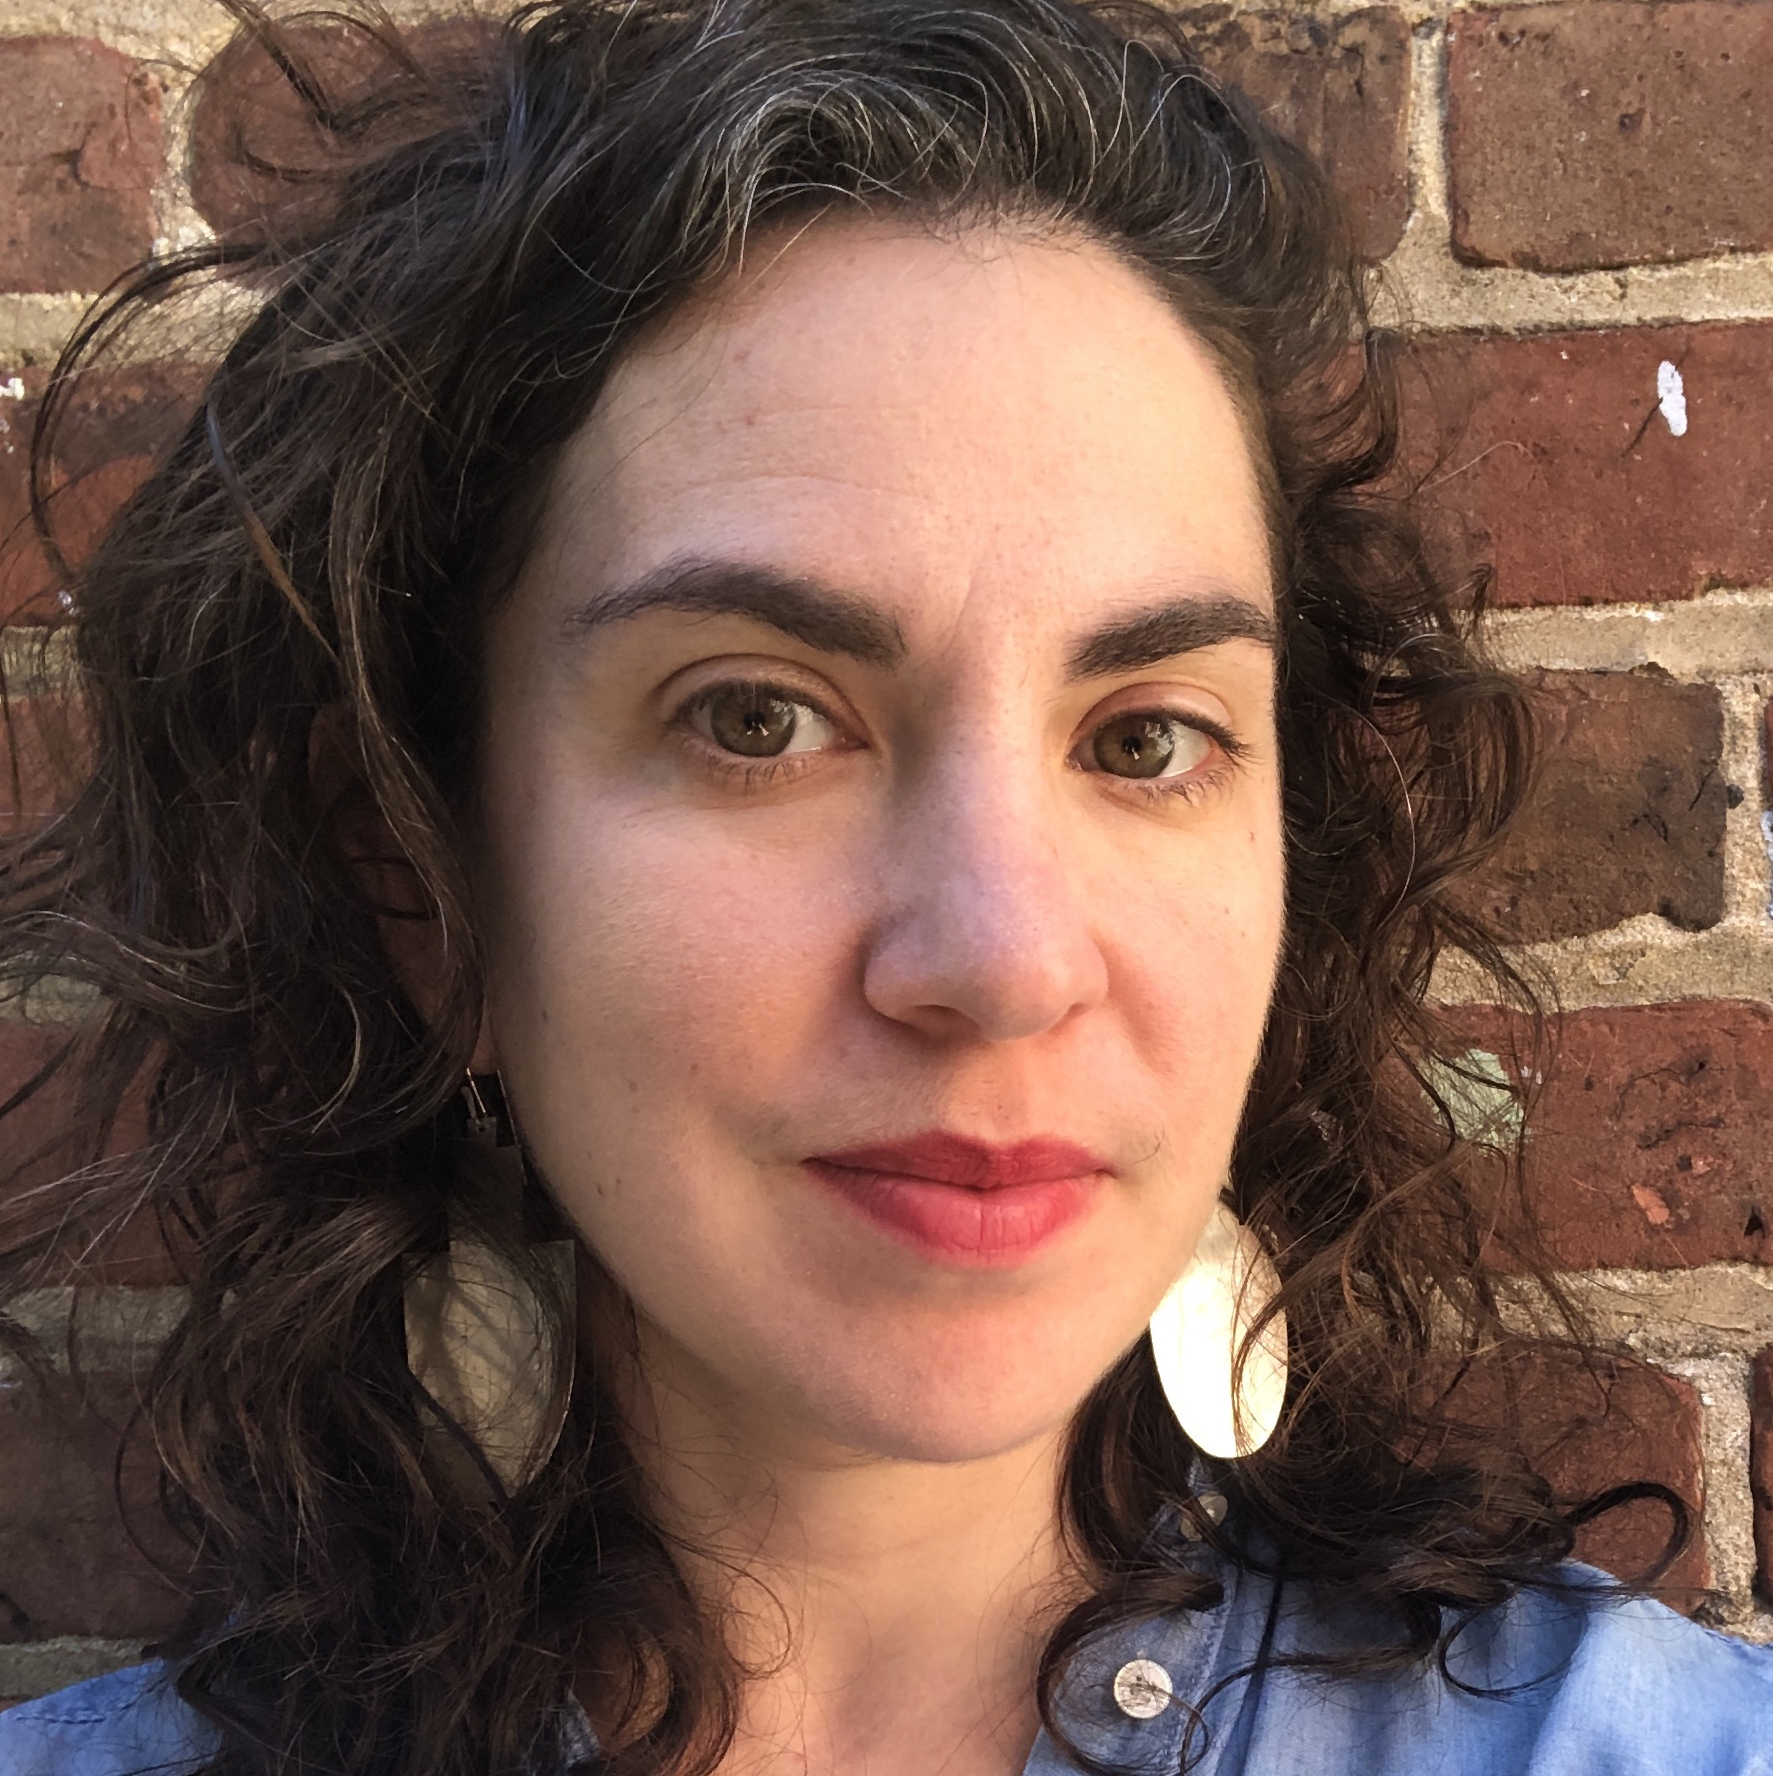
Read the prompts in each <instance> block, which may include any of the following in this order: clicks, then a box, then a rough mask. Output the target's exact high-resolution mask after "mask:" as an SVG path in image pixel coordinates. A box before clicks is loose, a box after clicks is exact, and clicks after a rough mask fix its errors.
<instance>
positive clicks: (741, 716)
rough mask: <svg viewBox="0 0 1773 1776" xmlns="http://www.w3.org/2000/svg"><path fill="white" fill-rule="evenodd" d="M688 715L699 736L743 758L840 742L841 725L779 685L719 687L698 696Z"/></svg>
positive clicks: (811, 749)
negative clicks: (839, 727) (838, 726)
mask: <svg viewBox="0 0 1773 1776" xmlns="http://www.w3.org/2000/svg"><path fill="white" fill-rule="evenodd" d="M687 713H688V717H689V724H690V726H691V727H692V728H693V729H694V730H695V731H696V732H697V733H698V734H700V735H701V736H702V737H703V738H704V739H706V740H712V741H713V742H714V744H715V745H716V746H718V747H719V748H720V749H721V750H722V751H723V752H730V753H733V754H735V755H737V756H738V757H740V758H756V759H761V758H780V757H781V756H782V755H783V754H784V753H790V752H818V751H820V750H821V749H822V748H824V747H828V746H831V745H834V744H835V743H836V742H837V741H838V740H839V738H840V735H839V733H838V730H837V726H836V724H835V723H834V722H833V721H832V720H831V718H830V717H829V716H827V715H826V714H825V712H824V711H823V710H822V709H819V708H818V707H817V706H816V705H814V704H812V703H808V702H806V701H804V700H803V699H802V698H799V697H795V696H791V695H790V694H789V693H788V692H786V691H784V690H782V689H781V688H780V687H779V686H776V685H767V684H724V685H717V686H716V687H715V688H714V689H713V690H711V691H708V692H706V693H704V694H703V695H702V696H700V697H698V698H697V699H696V701H695V702H694V704H692V705H691V707H690V709H689V710H688V712H687Z"/></svg>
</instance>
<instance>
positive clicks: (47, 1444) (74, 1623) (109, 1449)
mask: <svg viewBox="0 0 1773 1776" xmlns="http://www.w3.org/2000/svg"><path fill="white" fill-rule="evenodd" d="M61 1391H62V1390H60V1389H57V1390H56V1392H57V1393H58V1394H59V1393H60V1392H61ZM82 1394H83V1397H82V1399H81V1401H80V1403H79V1409H78V1410H66V1409H64V1407H63V1405H62V1403H61V1402H60V1401H59V1400H56V1399H53V1398H45V1397H43V1396H42V1395H41V1394H40V1392H39V1389H38V1387H37V1386H36V1385H34V1384H27V1383H24V1382H12V1383H6V1384H0V1639H6V1640H12V1641H14V1642H18V1641H32V1640H48V1639H51V1638H53V1637H55V1636H57V1635H64V1634H78V1635H93V1636H98V1637H102V1638H106V1639H118V1640H123V1639H138V1638H139V1639H151V1638H154V1637H156V1636H159V1635H162V1634H165V1633H166V1632H168V1631H169V1630H170V1629H171V1628H172V1627H173V1626H174V1624H175V1623H176V1622H177V1620H178V1618H179V1616H180V1614H181V1613H182V1611H183V1608H184V1604H185V1598H184V1595H183V1593H182V1592H181V1590H180V1589H179V1587H178V1585H177V1584H176V1583H175V1582H169V1580H168V1579H167V1578H166V1577H164V1576H162V1575H161V1574H160V1573H157V1572H156V1570H155V1566H154V1564H153V1560H154V1559H158V1560H159V1561H161V1562H163V1563H167V1564H168V1565H170V1566H171V1568H172V1570H173V1572H174V1573H177V1572H180V1571H184V1570H188V1566H187V1556H186V1555H185V1554H184V1551H183V1550H182V1548H181V1547H180V1545H179V1544H178V1542H177V1541H176V1540H175V1538H174V1536H173V1534H172V1531H171V1528H170V1526H169V1525H168V1524H167V1522H166V1519H165V1518H164V1516H163V1515H162V1514H161V1513H160V1510H159V1506H158V1502H157V1500H156V1497H155V1490H154V1486H155V1470H154V1467H153V1464H152V1460H151V1456H150V1453H149V1451H148V1450H147V1449H146V1447H145V1446H144V1440H143V1439H141V1438H133V1439H131V1440H130V1444H129V1446H128V1457H127V1459H126V1461H125V1466H124V1472H123V1499H124V1501H125V1502H124V1506H123V1508H121V1509H120V1508H119V1504H118V1500H117V1496H116V1493H115V1491H114V1490H113V1466H114V1462H115V1458H116V1455H117V1451H118V1448H119V1439H120V1437H121V1436H122V1433H123V1432H124V1430H125V1428H126V1427H127V1425H128V1423H129V1420H130V1417H131V1414H132V1412H133V1410H134V1406H135V1396H134V1389H133V1387H132V1385H131V1384H130V1383H129V1382H127V1381H125V1380H123V1379H122V1378H119V1377H106V1378H96V1377H88V1378H87V1379H86V1380H85V1382H84V1383H83V1389H82ZM138 1537H139V1539H140V1541H141V1543H142V1548H140V1549H138V1547H137V1545H136V1538H138ZM144 1549H145V1550H146V1552H144V1551H143V1550H144ZM150 1557H152V1558H150Z"/></svg>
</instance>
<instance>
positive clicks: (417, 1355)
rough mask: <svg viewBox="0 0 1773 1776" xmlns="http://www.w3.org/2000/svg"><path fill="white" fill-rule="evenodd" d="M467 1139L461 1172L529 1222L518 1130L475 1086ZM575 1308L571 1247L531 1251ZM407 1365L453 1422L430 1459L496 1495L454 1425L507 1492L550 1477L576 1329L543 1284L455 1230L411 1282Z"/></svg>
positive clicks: (477, 1492)
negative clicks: (544, 1474)
mask: <svg viewBox="0 0 1773 1776" xmlns="http://www.w3.org/2000/svg"><path fill="white" fill-rule="evenodd" d="M463 1096H464V1098H465V1099H466V1100H467V1103H468V1112H469V1114H468V1127H469V1139H468V1140H467V1142H466V1143H464V1146H463V1150H462V1158H461V1170H462V1172H463V1173H464V1174H465V1175H466V1176H468V1177H470V1178H471V1179H473V1181H474V1182H475V1183H476V1184H477V1185H479V1187H480V1194H481V1196H482V1197H483V1199H484V1200H486V1201H487V1202H489V1203H491V1204H493V1205H496V1207H495V1212H496V1213H498V1214H500V1215H502V1216H505V1217H507V1218H508V1220H509V1221H510V1222H511V1223H512V1224H514V1225H515V1226H517V1227H521V1225H522V1217H523V1191H524V1176H523V1157H522V1152H521V1150H520V1149H519V1148H518V1146H517V1145H516V1142H515V1139H514V1138H513V1136H512V1134H511V1131H510V1125H509V1123H508V1121H506V1120H505V1119H504V1118H503V1117H501V1116H498V1115H496V1114H495V1113H493V1112H491V1111H489V1110H488V1109H487V1107H486V1103H485V1100H484V1098H483V1097H482V1095H481V1091H480V1088H479V1086H478V1084H477V1083H476V1082H475V1081H474V1080H473V1079H470V1080H469V1081H468V1084H467V1086H466V1087H465V1088H464V1092H463ZM530 1249H531V1251H532V1252H533V1253H534V1254H535V1255H536V1257H537V1258H538V1259H540V1260H541V1262H542V1263H543V1265H544V1266H545V1267H546V1269H547V1271H548V1272H549V1273H550V1275H551V1279H552V1281H553V1282H554V1284H555V1288H556V1290H557V1293H558V1301H559V1303H562V1304H564V1305H565V1307H566V1308H567V1317H568V1320H569V1322H570V1319H571V1307H572V1300H573V1242H572V1241H571V1240H570V1239H568V1240H551V1241H547V1242H537V1243H535V1244H532V1246H531V1248H530ZM403 1305H404V1308H405V1320H406V1362H407V1367H408V1368H409V1369H410V1370H411V1371H412V1373H413V1377H414V1379H415V1380H416V1381H417V1382H418V1384H419V1386H420V1387H421V1388H423V1389H424V1391H425V1393H426V1395H427V1396H428V1397H429V1399H430V1400H431V1402H432V1403H433V1404H434V1405H435V1407H436V1408H437V1409H438V1411H439V1412H441V1413H442V1414H443V1415H444V1416H445V1417H446V1418H447V1420H448V1421H449V1423H448V1425H443V1424H434V1425H432V1426H431V1427H429V1428H428V1430H427V1434H426V1437H425V1448H426V1452H427V1454H429V1455H431V1456H432V1457H433V1459H434V1460H436V1461H437V1463H438V1465H439V1466H440V1467H441V1468H442V1469H443V1470H444V1471H445V1472H446V1473H447V1474H448V1475H449V1476H450V1478H451V1479H452V1480H453V1481H454V1483H455V1484H456V1485H457V1486H458V1487H460V1488H461V1489H462V1490H463V1491H465V1492H467V1493H468V1494H469V1495H470V1496H482V1497H485V1496H490V1495H491V1492H492V1489H491V1488H490V1487H489V1486H488V1485H487V1475H486V1474H485V1473H483V1472H481V1471H480V1469H479V1467H478V1466H477V1464H475V1463H474V1461H473V1460H472V1458H471V1457H470V1456H469V1455H468V1454H467V1452H466V1451H465V1450H463V1448H462V1447H461V1444H460V1439H459V1437H457V1436H454V1435H452V1434H451V1430H450V1427H452V1426H453V1427H454V1430H455V1431H456V1432H459V1433H461V1435H465V1436H467V1437H468V1438H470V1439H471V1440H472V1442H473V1444H474V1446H475V1448H476V1449H477V1450H478V1451H479V1454H480V1457H481V1459H482V1460H483V1461H484V1462H485V1464H486V1467H487V1469H489V1470H490V1471H491V1473H492V1475H494V1476H496V1478H497V1480H498V1482H499V1484H500V1486H502V1487H503V1488H504V1490H505V1492H506V1493H507V1494H510V1493H514V1492H517V1491H519V1490H520V1489H521V1488H522V1487H524V1486H525V1485H527V1484H528V1483H529V1482H530V1481H531V1480H533V1479H534V1478H535V1476H536V1475H537V1474H538V1473H539V1472H540V1471H541V1469H542V1466H543V1464H544V1463H545V1462H546V1461H547V1460H548V1457H549V1456H550V1455H552V1454H553V1453H554V1446H555V1444H556V1443H558V1442H559V1441H560V1433H561V1430H562V1428H563V1427H564V1425H565V1423H566V1412H567V1404H568V1401H569V1400H570V1398H571V1395H572V1373H573V1352H572V1342H571V1334H570V1330H569V1332H568V1337H567V1339H566V1341H565V1343H564V1345H563V1344H562V1341H561V1339H560V1337H559V1335H558V1332H557V1329H556V1326H555V1322H554V1319H553V1317H552V1316H551V1315H550V1314H549V1313H548V1312H547V1309H546V1305H545V1304H544V1303H543V1301H542V1300H541V1299H540V1297H539V1296H538V1295H537V1294H536V1291H535V1289H534V1287H533V1286H532V1285H531V1284H530V1282H529V1281H528V1280H527V1279H526V1278H525V1277H524V1276H523V1274H522V1273H521V1272H520V1271H519V1270H518V1269H517V1268H516V1266H514V1265H513V1264H512V1263H511V1262H510V1260H509V1259H508V1258H506V1257H505V1256H504V1255H503V1254H502V1253H500V1252H498V1251H495V1250H494V1249H493V1247H491V1246H489V1245H487V1244H486V1243H485V1242H484V1241H483V1240H477V1239H474V1238H472V1237H471V1236H468V1235H465V1234H463V1233H460V1232H458V1231H456V1230H455V1229H454V1228H452V1229H451V1232H450V1242H449V1248H448V1250H446V1251H443V1252H439V1253H437V1254H436V1255H435V1256H433V1257H431V1258H429V1259H427V1260H426V1262H425V1263H424V1265H423V1266H422V1267H421V1268H420V1269H419V1270H418V1271H417V1272H415V1273H414V1275H413V1277H412V1279H411V1280H410V1281H409V1282H408V1283H407V1285H406V1294H405V1299H404V1304H403Z"/></svg>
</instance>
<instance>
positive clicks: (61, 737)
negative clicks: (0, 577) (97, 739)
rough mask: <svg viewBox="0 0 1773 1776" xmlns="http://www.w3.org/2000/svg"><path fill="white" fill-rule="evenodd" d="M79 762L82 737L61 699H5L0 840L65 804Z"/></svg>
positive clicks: (0, 728) (0, 720)
mask: <svg viewBox="0 0 1773 1776" xmlns="http://www.w3.org/2000/svg"><path fill="white" fill-rule="evenodd" d="M14 633H17V632H16V631H15V632H14ZM84 763H85V732H84V730H83V728H82V726H81V724H80V722H79V719H78V716H77V713H76V712H75V710H74V709H73V708H72V707H70V706H69V704H68V703H67V702H66V700H65V699H62V698H59V697H20V698H9V699H8V700H7V702H6V704H5V706H4V707H3V708H0V838H5V837H8V836H10V835H11V834H13V833H15V832H19V831H21V830H24V829H26V828H28V827H31V826H35V825H36V824H37V823H38V822H39V821H41V820H43V819H44V818H45V817H46V816H47V815H49V814H51V813H53V812H54V810H55V809H56V808H58V807H61V806H63V805H65V803H66V801H67V800H68V798H69V796H70V795H72V793H73V792H74V791H75V790H76V789H77V788H78V787H79V784H80V781H81V774H82V768H83V766H84Z"/></svg>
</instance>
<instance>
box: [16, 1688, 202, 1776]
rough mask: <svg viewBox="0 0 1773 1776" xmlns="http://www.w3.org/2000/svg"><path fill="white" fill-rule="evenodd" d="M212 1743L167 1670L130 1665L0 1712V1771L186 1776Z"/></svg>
mask: <svg viewBox="0 0 1773 1776" xmlns="http://www.w3.org/2000/svg"><path fill="white" fill-rule="evenodd" d="M213 1744H214V1741H213V1738H212V1737H211V1735H210V1733H209V1730H208V1729H207V1727H206V1726H205V1725H204V1723H203V1722H202V1721H201V1720H200V1719H199V1718H198V1717H197V1716H196V1715H195V1714H193V1713H192V1712H191V1710H190V1709H189V1708H187V1707H186V1706H185V1704H184V1703H183V1702H181V1701H180V1700H179V1699H178V1696H177V1694H176V1693H175V1692H174V1690H173V1687H172V1680H171V1677H170V1674H169V1673H168V1671H167V1669H166V1667H165V1666H164V1665H160V1664H154V1665H136V1666H132V1667H130V1668H129V1669H128V1670H126V1671H113V1672H109V1673H107V1674H106V1675H105V1676H103V1677H95V1678H92V1679H91V1680H90V1681H88V1682H86V1683H82V1684H75V1685H73V1687H72V1688H70V1689H66V1690H57V1691H56V1692H55V1693H54V1694H53V1695H49V1696H39V1697H38V1698H37V1699H36V1700H35V1701H34V1702H21V1703H20V1704H19V1705H18V1706H17V1707H15V1708H9V1709H7V1710H6V1711H5V1712H4V1713H0V1776H149V1773H150V1772H152V1776H187V1773H188V1772H193V1771H196V1770H198V1769H201V1767H202V1766H203V1765H204V1764H205V1763H206V1762H207V1761H208V1760H209V1757H210V1755H211V1751H212V1749H213Z"/></svg>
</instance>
